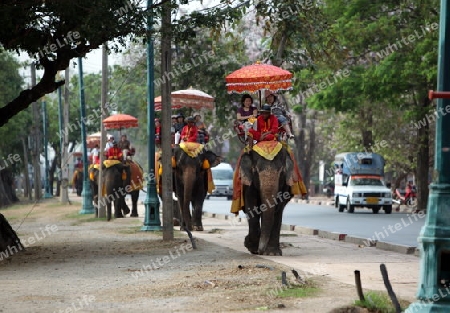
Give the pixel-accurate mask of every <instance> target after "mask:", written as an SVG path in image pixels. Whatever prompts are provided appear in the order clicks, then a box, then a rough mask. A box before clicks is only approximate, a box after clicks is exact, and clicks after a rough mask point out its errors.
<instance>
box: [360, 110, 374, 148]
mask: <svg viewBox="0 0 450 313" xmlns="http://www.w3.org/2000/svg"><path fill="white" fill-rule="evenodd" d="M361 120H362V121H366V122H367V124H365V127H364V129H363V130H362V134H361V135H362V146H363V147H364V150H365V151H372V146H373V136H372V126H373V114H372V109H371V108H368V109H367V110H366V109H364V108H363V109H362V111H361Z"/></svg>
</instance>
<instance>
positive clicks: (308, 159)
mask: <svg viewBox="0 0 450 313" xmlns="http://www.w3.org/2000/svg"><path fill="white" fill-rule="evenodd" d="M315 119H316V113H314V116H313V117H312V119H311V126H310V128H309V142H308V143H307V146H308V150H307V151H306V155H305V165H304V176H303V179H304V180H305V181H307V182H308V187H307V188H309V185H310V184H309V182H310V181H311V168H312V167H313V161H312V160H313V157H314V153H315V150H316V129H315V128H316V123H315Z"/></svg>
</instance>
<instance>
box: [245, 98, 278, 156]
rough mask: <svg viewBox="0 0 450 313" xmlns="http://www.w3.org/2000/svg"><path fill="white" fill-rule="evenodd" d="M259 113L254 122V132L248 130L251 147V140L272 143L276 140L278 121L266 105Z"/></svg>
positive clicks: (251, 145)
mask: <svg viewBox="0 0 450 313" xmlns="http://www.w3.org/2000/svg"><path fill="white" fill-rule="evenodd" d="M259 112H260V113H261V114H260V115H259V116H258V118H257V120H256V128H257V129H256V130H255V129H252V128H251V129H249V134H248V135H249V137H250V138H249V146H250V148H251V147H253V140H256V141H272V140H276V139H277V137H276V136H277V134H278V120H277V118H276V116H275V115H273V114H271V109H270V106H269V105H268V104H265V105H263V107H262V109H261V110H259Z"/></svg>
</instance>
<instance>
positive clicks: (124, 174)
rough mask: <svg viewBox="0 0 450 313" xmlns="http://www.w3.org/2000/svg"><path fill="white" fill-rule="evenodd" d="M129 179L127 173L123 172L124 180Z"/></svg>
mask: <svg viewBox="0 0 450 313" xmlns="http://www.w3.org/2000/svg"><path fill="white" fill-rule="evenodd" d="M126 179H127V172H125V171H123V172H122V180H126Z"/></svg>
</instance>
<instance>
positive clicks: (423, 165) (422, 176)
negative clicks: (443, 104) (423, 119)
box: [416, 98, 430, 210]
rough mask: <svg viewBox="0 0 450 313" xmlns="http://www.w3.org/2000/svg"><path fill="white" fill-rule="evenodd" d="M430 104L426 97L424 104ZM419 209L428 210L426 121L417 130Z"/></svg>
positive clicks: (428, 147) (428, 134)
mask: <svg viewBox="0 0 450 313" xmlns="http://www.w3.org/2000/svg"><path fill="white" fill-rule="evenodd" d="M429 104H430V100H429V99H428V98H424V101H423V106H424V107H427V106H428V105H429ZM417 144H418V149H417V175H416V188H417V210H426V209H427V202H428V192H429V190H428V171H429V159H430V125H429V124H428V123H425V125H424V126H422V127H420V128H419V129H418V130H417Z"/></svg>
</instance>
